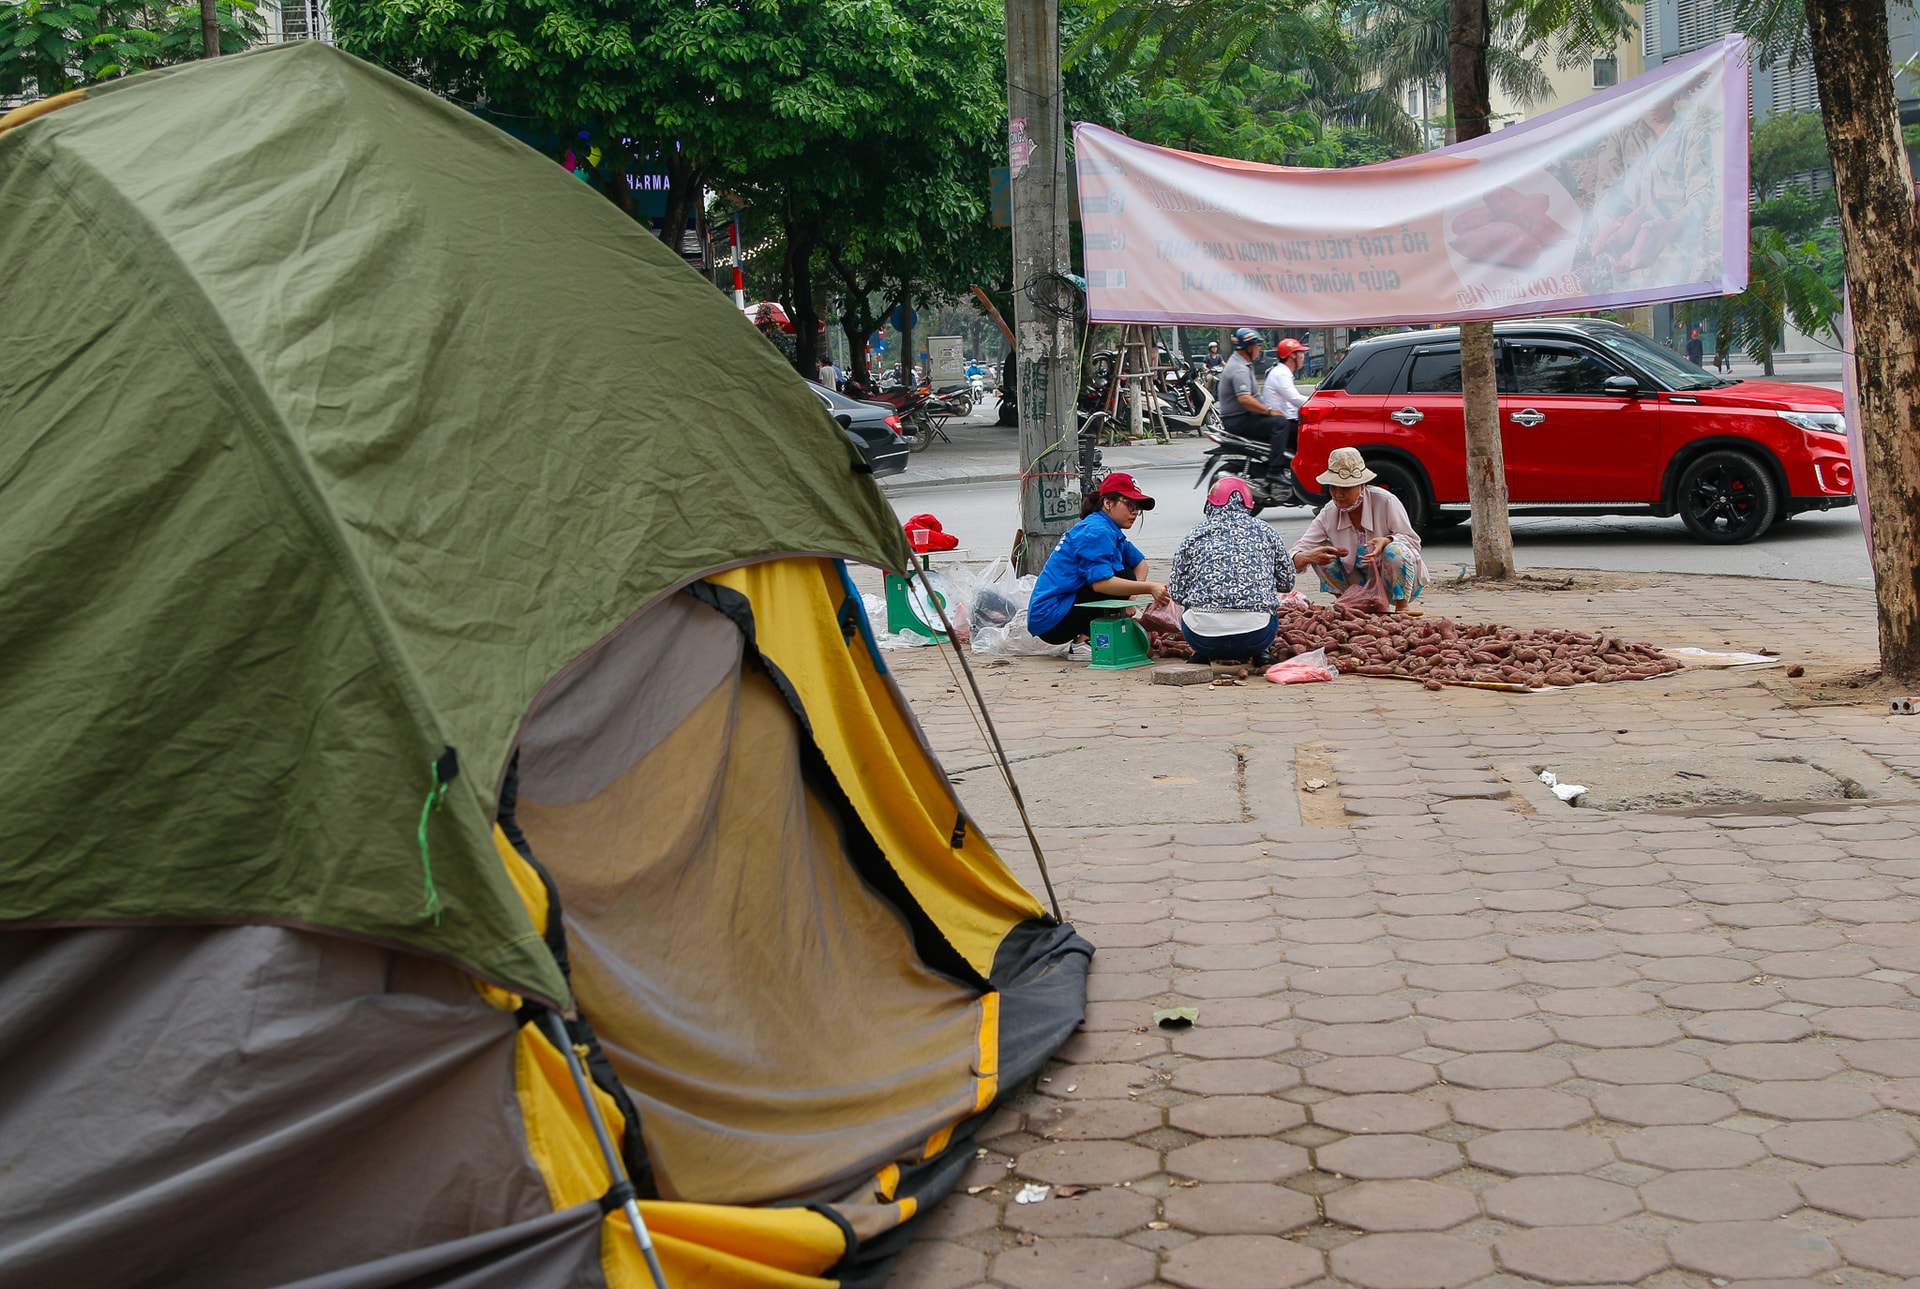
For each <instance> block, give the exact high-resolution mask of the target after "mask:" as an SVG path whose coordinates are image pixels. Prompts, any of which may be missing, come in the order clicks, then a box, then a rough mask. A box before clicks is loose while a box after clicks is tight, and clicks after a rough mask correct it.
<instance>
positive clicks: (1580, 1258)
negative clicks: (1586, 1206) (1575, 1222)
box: [1494, 1226, 1668, 1285]
mask: <svg viewBox="0 0 1920 1289" xmlns="http://www.w3.org/2000/svg"><path fill="white" fill-rule="evenodd" d="M1494 1251H1495V1252H1497V1253H1498V1254H1499V1255H1500V1265H1502V1266H1504V1267H1505V1268H1506V1269H1507V1270H1509V1271H1511V1272H1513V1273H1514V1274H1516V1275H1521V1276H1528V1277H1530V1278H1532V1279H1534V1280H1544V1281H1545V1282H1546V1283H1548V1284H1560V1285H1590V1284H1591V1285H1605V1284H1632V1283H1633V1282H1635V1281H1637V1280H1644V1279H1646V1278H1647V1277H1648V1276H1650V1275H1654V1274H1655V1273H1657V1272H1659V1271H1661V1270H1663V1269H1664V1268H1665V1267H1666V1266H1667V1265H1668V1259H1667V1254H1666V1252H1665V1251H1664V1250H1662V1249H1661V1248H1659V1247H1658V1246H1656V1245H1652V1244H1648V1243H1645V1242H1644V1241H1641V1240H1636V1239H1635V1238H1633V1237H1632V1236H1630V1235H1628V1234H1626V1233H1625V1232H1623V1231H1616V1230H1614V1229H1613V1228H1611V1227H1605V1226H1549V1227H1542V1228H1540V1229H1538V1230H1533V1231H1522V1232H1520V1233H1519V1234H1517V1235H1509V1236H1507V1237H1506V1238H1505V1239H1503V1240H1500V1241H1499V1242H1498V1243H1496V1244H1495V1245H1494Z"/></svg>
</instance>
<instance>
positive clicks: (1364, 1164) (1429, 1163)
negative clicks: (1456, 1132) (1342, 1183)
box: [1314, 1133, 1461, 1179]
mask: <svg viewBox="0 0 1920 1289" xmlns="http://www.w3.org/2000/svg"><path fill="white" fill-rule="evenodd" d="M1314 1162H1315V1163H1317V1164H1318V1165H1319V1167H1320V1168H1321V1170H1322V1171H1324V1172H1330V1173H1338V1174H1340V1175H1341V1176H1343V1177H1359V1178H1363V1179H1384V1178H1414V1177H1419V1178H1426V1177H1438V1176H1440V1175H1441V1174H1442V1173H1450V1172H1452V1171H1453V1170H1454V1169H1456V1168H1458V1167H1460V1164H1461V1159H1460V1147H1458V1146H1456V1145H1454V1144H1453V1143H1452V1142H1447V1141H1435V1140H1433V1139H1432V1138H1430V1137H1416V1136H1413V1135H1411V1134H1408V1133H1385V1134H1382V1135H1380V1136H1377V1137H1349V1138H1347V1139H1346V1140H1345V1141H1336V1142H1334V1143H1333V1144H1332V1145H1330V1146H1322V1147H1320V1148H1319V1149H1318V1150H1316V1151H1315V1152H1314Z"/></svg>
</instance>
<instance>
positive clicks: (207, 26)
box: [200, 0, 220, 58]
mask: <svg viewBox="0 0 1920 1289" xmlns="http://www.w3.org/2000/svg"><path fill="white" fill-rule="evenodd" d="M200 57H202V58H218V57H220V9H219V6H218V5H217V4H216V3H215V0H200Z"/></svg>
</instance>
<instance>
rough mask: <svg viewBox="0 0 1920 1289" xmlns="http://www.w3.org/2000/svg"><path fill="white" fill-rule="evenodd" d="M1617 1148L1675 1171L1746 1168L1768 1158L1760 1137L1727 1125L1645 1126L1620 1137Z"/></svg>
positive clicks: (1624, 1154)
mask: <svg viewBox="0 0 1920 1289" xmlns="http://www.w3.org/2000/svg"><path fill="white" fill-rule="evenodd" d="M1614 1147H1615V1149H1617V1150H1618V1151H1619V1152H1620V1158H1622V1159H1625V1160H1629V1161H1631V1162H1633V1163H1636V1164H1646V1165H1647V1166H1648V1167H1651V1168H1665V1169H1669V1170H1675V1171H1678V1170H1681V1169H1687V1168H1744V1167H1746V1166H1747V1165H1748V1164H1753V1163H1758V1162H1759V1161H1760V1160H1762V1159H1765V1158H1766V1157H1767V1150H1766V1147H1764V1146H1762V1145H1761V1144H1760V1142H1759V1140H1758V1139H1757V1138H1755V1137H1751V1136H1749V1135H1747V1134H1746V1133H1744V1132H1731V1131H1729V1130H1728V1129H1725V1128H1702V1127H1694V1126H1686V1127H1674V1128H1642V1129H1641V1130H1640V1131H1639V1132H1629V1133H1626V1134H1625V1135H1623V1136H1621V1137H1618V1138H1616V1139H1615V1141H1614Z"/></svg>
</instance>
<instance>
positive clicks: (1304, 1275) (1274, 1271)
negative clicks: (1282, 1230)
mask: <svg viewBox="0 0 1920 1289" xmlns="http://www.w3.org/2000/svg"><path fill="white" fill-rule="evenodd" d="M1325 1272H1326V1262H1325V1259H1324V1258H1323V1257H1322V1255H1321V1253H1320V1251H1319V1250H1318V1249H1310V1248H1307V1247H1305V1246H1304V1245H1299V1244H1295V1243H1293V1242H1292V1241H1290V1240H1281V1239H1276V1238H1275V1237H1273V1236H1271V1235H1209V1236H1203V1237H1202V1238H1200V1239H1198V1240H1195V1241H1193V1242H1192V1243H1191V1244H1183V1245H1181V1246H1180V1247H1179V1248H1177V1249H1175V1250H1174V1251H1173V1252H1172V1253H1170V1254H1168V1255H1167V1262H1166V1265H1165V1266H1164V1267H1162V1268H1161V1271H1160V1278H1161V1279H1163V1280H1165V1281H1167V1282H1168V1283H1169V1284H1176V1285H1179V1286H1181V1289H1291V1286H1293V1285H1301V1284H1305V1283H1307V1282H1308V1281H1309V1280H1318V1279H1319V1278H1320V1277H1321V1276H1322V1275H1324V1274H1325Z"/></svg>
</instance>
